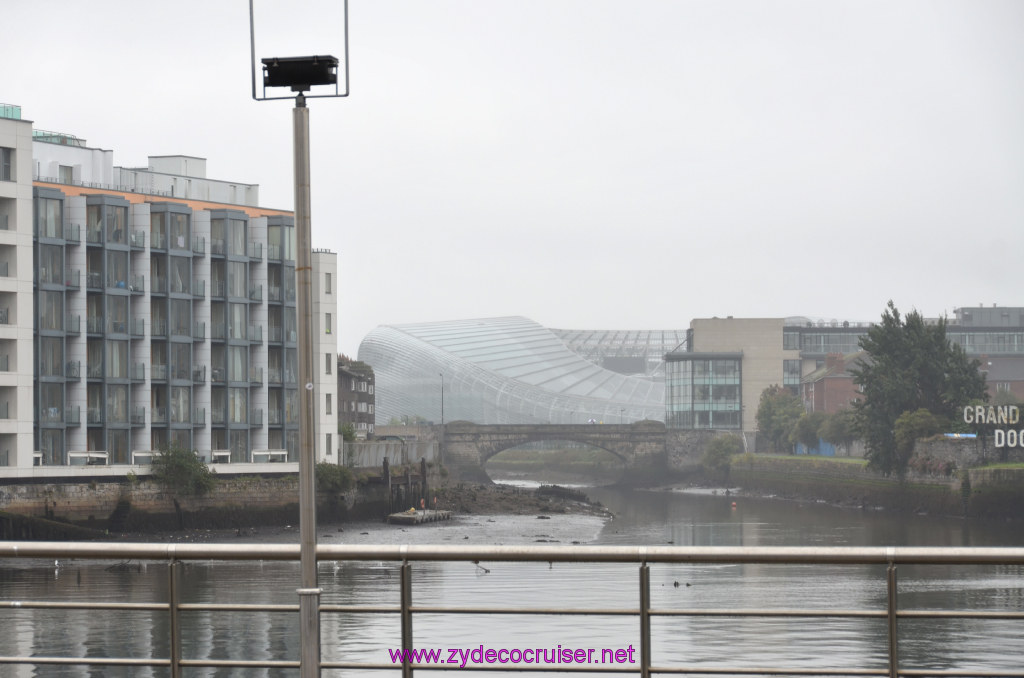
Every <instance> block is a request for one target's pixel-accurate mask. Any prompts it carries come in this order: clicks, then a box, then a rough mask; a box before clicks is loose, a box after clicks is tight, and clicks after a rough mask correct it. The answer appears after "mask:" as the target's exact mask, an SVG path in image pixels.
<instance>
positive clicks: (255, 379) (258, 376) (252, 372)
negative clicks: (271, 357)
mask: <svg viewBox="0 0 1024 678" xmlns="http://www.w3.org/2000/svg"><path fill="white" fill-rule="evenodd" d="M262 384H263V368H262V367H250V368H249V385H250V386H260V385H262Z"/></svg>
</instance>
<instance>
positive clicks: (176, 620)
mask: <svg viewBox="0 0 1024 678" xmlns="http://www.w3.org/2000/svg"><path fill="white" fill-rule="evenodd" d="M215 461H217V460H216V459H215ZM299 549H300V546H299V545H298V544H131V543H121V544H109V543H66V542H0V559H19V558H39V559H43V558H45V559H48V560H52V559H61V560H63V559H68V558H77V559H86V560H88V559H93V560H99V559H118V560H121V561H128V560H130V559H134V560H145V561H163V562H166V563H167V564H168V585H167V597H166V599H160V600H155V601H152V602H89V601H81V600H75V601H57V600H5V599H0V611H2V610H4V609H18V610H26V609H41V610H43V609H45V610H95V611H97V612H99V611H128V610H131V611H151V612H158V613H166V614H167V615H168V616H169V624H168V636H169V644H168V647H169V653H168V654H169V656H167V657H153V656H151V657H102V658H101V657H80V658H79V657H46V656H2V657H0V664H23V665H36V666H41V665H81V666H158V667H169V668H170V673H171V676H172V677H175V678H176V677H178V676H181V672H182V669H183V668H188V667H206V668H220V667H227V668H230V667H236V668H247V669H252V668H298V667H299V661H297V660H287V659H266V660H247V659H230V658H229V659H203V658H189V657H184V656H182V655H183V653H182V620H181V613H182V612H234V613H250V614H251V613H265V612H271V611H272V612H275V613H295V614H297V613H298V611H299V605H298V603H296V604H284V605H280V604H278V605H271V604H235V603H231V604H224V603H220V604H217V603H201V604H192V603H183V602H182V601H181V591H182V577H183V576H185V575H184V574H183V572H182V564H183V563H186V562H191V561H200V560H219V561H240V560H241V561H267V560H273V561H298V560H299V556H300V551H299ZM316 555H317V560H318V561H335V562H337V561H341V562H345V561H388V562H396V563H400V565H399V566H398V570H399V577H400V579H399V602H398V605H337V604H322V603H318V608H319V609H318V611H317V614H319V615H321V616H323V615H328V614H386V615H395V616H397V620H396V624H397V625H398V626H399V627H400V630H401V645H402V647H403V648H405V649H410V650H411V649H414V648H415V647H416V645H415V636H414V633H413V630H414V624H413V621H414V619H415V616H416V615H418V614H428V615H533V616H537V617H538V618H543V617H551V616H576V617H584V618H591V617H623V616H624V617H633V618H636V620H637V623H638V625H639V632H640V633H639V647H638V648H637V653H636V654H637V661H636V663H633V664H628V665H622V664H597V665H594V664H589V665H587V666H586V667H572V668H569V667H566V666H562V665H559V666H558V667H557V669H556V668H555V667H552V666H547V665H543V664H536V663H535V664H503V665H502V666H501V667H500V670H503V671H517V672H519V671H523V672H537V671H552V670H559V671H566V670H569V671H573V670H575V671H580V670H585V671H586V672H589V673H634V674H635V673H639V674H640V675H641V676H645V677H646V676H650V675H651V674H655V673H658V674H705V675H706V674H717V675H722V674H729V675H764V674H772V675H802V676H892V677H893V678H898V677H899V676H925V675H928V676H933V675H941V676H945V677H949V676H973V677H979V676H992V677H997V676H998V677H1009V676H1019V675H1020V674H1019V671H981V670H977V669H972V670H957V669H943V670H940V671H935V670H928V669H917V668H908V667H903V666H901V663H900V658H899V643H900V640H901V637H902V636H901V632H900V628H899V623H898V622H899V620H901V619H906V620H909V619H928V618H932V619H957V620H963V621H968V620H970V621H984V620H1024V610H1021V609H1019V608H1015V609H1012V610H988V611H986V610H946V609H941V610H940V609H900V608H899V606H898V600H899V598H898V586H897V576H896V573H897V567H898V566H900V565H922V564H925V565H945V566H964V565H1017V566H1020V565H1024V548H945V547H941V548H934V547H925V548H919V547H729V546H726V547H684V546H653V547H652V546H646V547H645V546H537V545H528V546H478V547H469V546H445V545H424V546H415V545H352V544H344V545H333V544H332V545H324V544H321V545H319V546H318V547H317V554H316ZM442 561H461V562H472V563H479V562H480V561H488V562H540V563H555V562H559V563H594V564H598V563H600V564H604V563H620V564H630V563H632V564H636V565H638V572H637V579H633V578H632V577H631V576H630V575H629V574H628V572H627V571H624V572H621V573H620V576H621V577H622V578H623V581H622V582H621V585H622V586H623V587H628V588H632V587H634V586H636V585H637V584H639V586H638V587H637V589H634V590H637V591H638V599H637V605H636V606H633V607H621V608H578V607H577V608H570V607H559V606H557V605H556V604H555V603H554V602H553V603H552V605H551V606H548V607H543V608H527V607H522V606H516V605H514V604H513V605H509V606H472V607H468V606H458V607H456V606H444V605H417V604H415V603H414V601H413V578H412V568H413V563H415V562H442ZM651 564H688V565H692V564H733V565H735V564H773V565H778V564H794V565H840V566H863V565H881V566H886V570H885V574H884V578H885V586H886V593H887V595H886V604H885V605H884V607H879V608H877V609H835V608H825V609H820V608H817V607H815V608H808V607H799V601H794V604H795V605H797V607H792V608H774V609H751V608H727V609H685V608H654V607H652V606H651V580H650V565H651ZM869 582H871V580H870V578H866V579H861V578H850V579H848V580H847V583H848V584H849V585H854V583H856V584H857V585H860V586H864V585H867V583H869ZM428 586H429V584H428ZM317 592H318V593H319V589H318V590H317ZM505 595H508V593H507V592H506V593H505ZM653 617H691V618H703V619H709V618H714V617H730V618H739V619H741V620H743V621H744V623H746V622H748V621H750V620H756V619H773V618H774V619H778V618H807V619H812V620H813V619H823V618H829V619H836V618H845V619H858V618H859V619H879V620H884V621H885V623H886V628H887V639H886V642H887V655H886V656H887V660H886V663H887V666H885V667H878V668H864V667H854V668H850V667H834V668H821V669H817V668H808V667H807V666H806V664H805V665H802V666H796V667H794V666H790V667H780V666H775V667H765V666H759V667H757V668H750V667H744V666H721V665H717V664H716V665H715V666H708V665H701V664H696V665H685V666H677V665H673V666H658V665H654V664H652V661H651V647H652V633H651V619H652V618H653ZM744 628H745V629H746V630H747V631H751V630H752V629H751V627H749V626H745V627H744ZM903 633H904V634H907V635H909V636H910V637H909V638H908V640H910V641H916V640H919V639H918V638H915V637H914V635H913V633H911V632H907V631H904V632H903ZM669 640H671V639H669ZM659 641H660V642H663V641H664V639H659ZM730 659H731V658H725V660H726V661H729V660H730ZM815 659H820V657H815ZM794 661H795V660H794ZM320 667H321V668H322V669H354V670H363V671H366V670H401V671H402V675H403V676H410V677H411V676H412V675H413V672H414V670H415V669H424V670H446V669H457V668H459V667H458V666H457V665H453V666H445V665H444V664H431V663H424V664H420V663H411V661H410V660H409V659H408V657H406V658H405V659H404V660H403V663H401V664H398V663H392V662H377V663H367V662H364V663H356V662H348V661H324V660H322V659H321V661H320ZM471 668H472V669H475V670H483V669H484V667H482V666H475V665H474V666H473V667H471ZM487 668H491V669H494V668H499V667H487Z"/></svg>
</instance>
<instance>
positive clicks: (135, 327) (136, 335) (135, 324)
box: [129, 318, 146, 339]
mask: <svg viewBox="0 0 1024 678" xmlns="http://www.w3.org/2000/svg"><path fill="white" fill-rule="evenodd" d="M129 325H130V327H131V332H129V334H131V336H132V338H133V339H141V338H143V337H145V336H146V319H145V318H132V319H131V322H130V323H129Z"/></svg>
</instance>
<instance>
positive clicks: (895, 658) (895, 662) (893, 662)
mask: <svg viewBox="0 0 1024 678" xmlns="http://www.w3.org/2000/svg"><path fill="white" fill-rule="evenodd" d="M886 580H887V586H886V588H887V590H888V601H889V602H888V611H889V616H888V620H889V676H890V678H899V674H900V653H899V633H898V628H897V624H896V606H897V602H896V565H895V563H889V569H888V571H887V572H886Z"/></svg>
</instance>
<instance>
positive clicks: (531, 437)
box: [439, 420, 666, 478]
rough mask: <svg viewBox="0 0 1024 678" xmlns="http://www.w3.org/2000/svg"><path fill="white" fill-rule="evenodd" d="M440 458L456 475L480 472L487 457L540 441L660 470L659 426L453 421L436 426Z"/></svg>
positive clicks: (662, 454)
mask: <svg viewBox="0 0 1024 678" xmlns="http://www.w3.org/2000/svg"><path fill="white" fill-rule="evenodd" d="M439 428H440V429H441V430H440V431H439V433H440V436H439V437H440V441H439V442H440V443H441V459H442V460H443V463H444V464H445V466H447V467H448V468H449V469H451V470H452V471H453V472H454V473H455V475H456V476H458V477H468V478H472V477H476V476H480V475H482V474H483V473H484V470H483V466H484V464H485V463H486V462H487V460H488V459H490V458H491V457H493V456H494V455H496V454H498V453H499V452H501V451H503V450H507V449H509V448H511V447H516V446H518V445H522V444H524V443H531V442H540V441H556V440H560V441H566V442H578V443H584V444H587V445H592V446H594V447H599V448H601V449H602V450H607V451H608V452H610V453H612V454H613V455H615V456H616V457H618V458H619V459H621V460H622V462H623V463H624V465H625V466H626V468H638V467H642V468H650V467H656V466H659V465H661V466H663V465H664V463H665V459H666V453H665V440H666V436H665V424H663V423H662V422H660V421H650V420H647V421H639V422H636V423H634V424H473V423H471V422H467V421H453V422H451V423H449V424H445V425H444V426H441V427H439Z"/></svg>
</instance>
